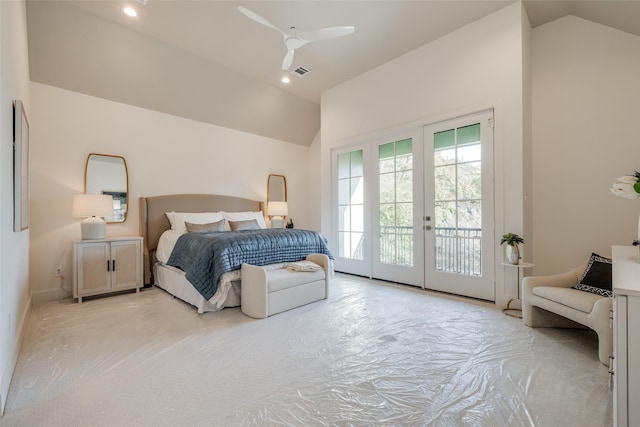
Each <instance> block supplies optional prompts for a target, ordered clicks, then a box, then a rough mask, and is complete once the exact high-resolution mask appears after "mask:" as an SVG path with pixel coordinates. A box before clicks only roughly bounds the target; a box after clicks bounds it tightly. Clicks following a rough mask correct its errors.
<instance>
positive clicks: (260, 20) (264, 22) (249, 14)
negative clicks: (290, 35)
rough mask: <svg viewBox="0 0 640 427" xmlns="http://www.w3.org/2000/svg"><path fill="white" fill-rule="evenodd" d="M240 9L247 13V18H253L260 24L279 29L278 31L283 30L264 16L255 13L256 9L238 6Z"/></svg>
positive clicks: (241, 11) (244, 13)
mask: <svg viewBox="0 0 640 427" xmlns="http://www.w3.org/2000/svg"><path fill="white" fill-rule="evenodd" d="M238 10H239V11H240V13H242V14H243V15H245V16H246V17H247V18H249V19H253V20H254V21H256V22H257V23H258V24H262V25H264V26H265V27H269V28H273V29H274V30H277V31H278V32H280V33H282V30H280V28H278V27H276V26H275V25H273V24H272V23H271V22H269V21H267V20H266V19H264V18H263V17H262V16H260V15H258V14H257V13H255V12H254V11H252V10H249V9H247V8H246V7H244V6H238Z"/></svg>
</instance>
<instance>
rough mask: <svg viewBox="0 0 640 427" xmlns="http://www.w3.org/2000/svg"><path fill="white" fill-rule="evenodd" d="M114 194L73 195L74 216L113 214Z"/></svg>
mask: <svg viewBox="0 0 640 427" xmlns="http://www.w3.org/2000/svg"><path fill="white" fill-rule="evenodd" d="M113 215H114V213H113V196H108V195H104V194H76V195H75V196H73V216H75V217H89V216H100V217H105V216H113Z"/></svg>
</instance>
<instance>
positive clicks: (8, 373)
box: [0, 295, 32, 416]
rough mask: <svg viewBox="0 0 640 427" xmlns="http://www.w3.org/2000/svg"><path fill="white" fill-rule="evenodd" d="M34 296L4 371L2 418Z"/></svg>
mask: <svg viewBox="0 0 640 427" xmlns="http://www.w3.org/2000/svg"><path fill="white" fill-rule="evenodd" d="M31 305H32V296H31V295H30V296H29V301H28V303H27V306H26V307H25V309H24V311H23V313H22V316H21V317H20V324H19V325H18V329H17V331H18V333H17V334H16V339H15V341H14V342H13V345H12V346H11V355H10V356H9V359H8V360H7V364H6V365H5V366H4V367H3V369H2V384H0V387H1V388H0V416H2V415H3V414H4V405H5V404H6V403H7V395H8V394H9V387H10V386H11V379H12V378H13V372H14V370H15V368H16V363H17V362H18V356H20V349H21V348H22V342H23V341H24V334H25V332H26V329H27V320H28V319H29V315H30V314H31Z"/></svg>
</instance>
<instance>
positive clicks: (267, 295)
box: [240, 254, 330, 319]
mask: <svg viewBox="0 0 640 427" xmlns="http://www.w3.org/2000/svg"><path fill="white" fill-rule="evenodd" d="M307 261H311V262H314V263H316V264H318V265H319V266H320V267H322V268H321V269H320V270H317V271H291V270H288V269H286V268H281V269H277V270H266V269H264V268H262V267H259V266H256V265H251V264H242V269H241V283H240V304H241V309H242V312H243V313H244V314H246V315H247V316H250V317H254V318H256V319H264V318H265V317H268V316H271V315H273V314H277V313H281V312H283V311H287V310H291V309H292V308H296V307H300V306H301V305H305V304H309V303H312V302H315V301H320V300H322V299H326V298H327V297H328V296H329V276H330V274H329V271H330V270H329V266H330V264H329V263H330V261H329V257H328V256H326V255H323V254H311V255H309V256H307Z"/></svg>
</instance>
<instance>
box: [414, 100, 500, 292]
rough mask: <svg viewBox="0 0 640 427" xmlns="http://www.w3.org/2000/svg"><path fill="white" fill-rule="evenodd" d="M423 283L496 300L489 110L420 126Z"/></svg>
mask: <svg viewBox="0 0 640 427" xmlns="http://www.w3.org/2000/svg"><path fill="white" fill-rule="evenodd" d="M424 142H425V150H424V164H425V208H424V212H425V215H424V220H425V254H426V256H425V287H426V288H428V289H434V290H439V291H444V292H450V293H454V294H458V295H465V296H470V297H474V298H481V299H485V300H490V301H494V300H495V274H494V247H495V238H494V212H493V206H494V201H493V190H494V189H493V112H486V113H480V114H476V115H474V116H469V117H464V118H460V119H455V120H450V121H447V122H443V123H437V124H434V125H430V126H426V127H425V128H424Z"/></svg>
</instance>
